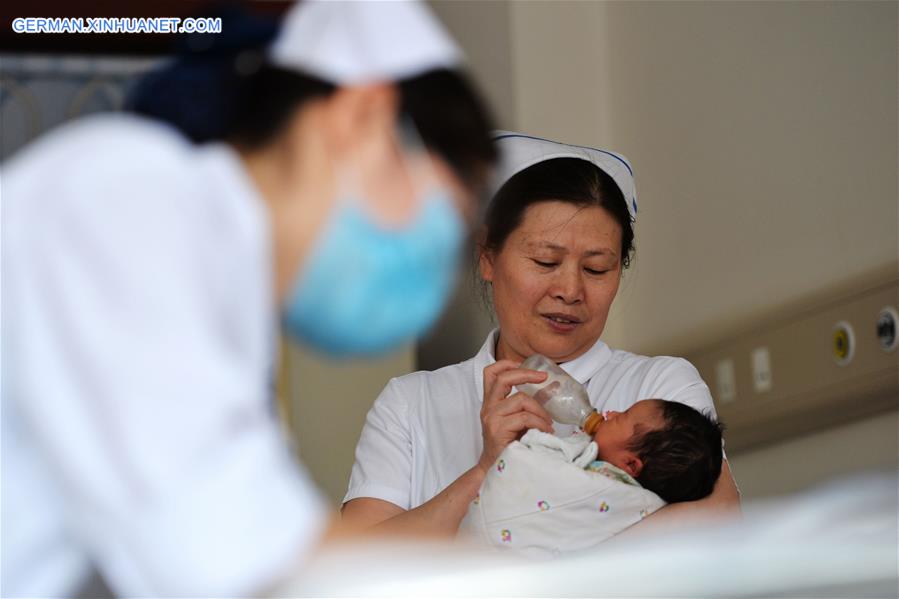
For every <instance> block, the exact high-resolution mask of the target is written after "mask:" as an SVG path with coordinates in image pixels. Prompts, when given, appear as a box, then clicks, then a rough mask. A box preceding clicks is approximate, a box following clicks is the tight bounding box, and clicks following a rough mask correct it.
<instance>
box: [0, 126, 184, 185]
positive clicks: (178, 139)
mask: <svg viewBox="0 0 899 599" xmlns="http://www.w3.org/2000/svg"><path fill="white" fill-rule="evenodd" d="M192 147H193V146H192V144H191V142H190V141H189V140H187V139H186V138H185V137H184V136H182V135H181V134H180V133H179V132H178V131H177V130H175V129H174V128H172V127H170V126H167V125H165V124H163V123H159V122H156V121H152V120H149V119H145V118H142V117H138V116H135V115H130V114H124V113H116V114H104V115H98V116H89V117H83V118H79V119H76V120H74V121H72V122H70V123H67V124H65V125H63V126H62V127H60V128H58V129H54V130H53V131H51V132H49V133H47V134H45V135H44V136H42V137H40V138H38V139H37V140H35V141H34V142H32V143H31V144H29V145H28V146H26V147H25V148H23V150H22V151H20V152H18V153H17V154H16V155H14V156H13V157H12V158H11V159H10V161H9V163H8V164H7V165H6V169H5V170H6V173H7V174H10V173H15V172H17V171H18V170H19V167H24V168H25V169H27V168H28V166H29V165H33V166H34V167H35V168H40V167H45V168H46V167H47V165H48V164H52V165H53V168H54V172H55V173H56V174H57V176H68V177H74V176H78V175H79V174H81V175H83V176H87V177H91V176H101V177H103V178H109V179H113V178H115V177H117V176H126V175H127V174H129V173H131V172H137V171H148V170H155V169H159V168H160V167H162V168H164V169H166V170H171V171H173V172H177V171H179V170H187V169H189V168H190V166H189V164H187V163H186V161H185V156H187V155H188V154H190V151H191V148H192Z"/></svg>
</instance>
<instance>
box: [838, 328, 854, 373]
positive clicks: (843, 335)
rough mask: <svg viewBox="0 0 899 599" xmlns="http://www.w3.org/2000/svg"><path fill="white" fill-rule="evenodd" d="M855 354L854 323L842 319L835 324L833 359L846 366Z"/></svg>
mask: <svg viewBox="0 0 899 599" xmlns="http://www.w3.org/2000/svg"><path fill="white" fill-rule="evenodd" d="M854 356H855V331H854V330H853V329H852V325H851V324H849V323H848V322H846V321H845V320H841V321H840V322H838V323H837V324H835V325H833V359H834V360H836V361H837V364H839V365H840V366H845V365H846V364H848V363H849V362H851V361H852V358H853V357H854Z"/></svg>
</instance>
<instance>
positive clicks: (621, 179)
mask: <svg viewBox="0 0 899 599" xmlns="http://www.w3.org/2000/svg"><path fill="white" fill-rule="evenodd" d="M493 142H494V143H495V144H496V148H497V150H499V153H500V159H499V166H498V167H497V169H496V174H495V181H494V187H493V189H494V193H495V192H496V191H499V188H500V187H502V186H503V185H504V184H505V183H506V181H508V180H509V179H511V178H512V176H513V175H515V174H516V173H519V172H521V171H523V170H524V169H526V168H528V167H529V166H533V165H535V164H537V163H538V162H544V161H546V160H551V159H553V158H580V159H581V160H586V161H587V162H591V163H593V164H595V165H596V166H598V167H599V168H600V169H602V170H603V172H605V173H606V174H607V175H609V176H610V177H612V179H613V180H614V181H615V183H617V184H618V187H619V189H621V193H622V194H624V200H625V202H626V203H627V210H628V212H630V214H631V220H632V221H633V220H636V218H637V188H636V186H635V185H634V171H633V169H632V168H631V165H630V163H629V162H628V161H627V158H625V157H624V156H622V155H621V154H616V153H615V152H610V151H609V150H601V149H599V148H590V147H586V146H573V145H570V144H563V143H559V142H557V141H550V140H548V139H542V138H540V137H534V136H532V135H525V134H523V133H513V132H511V131H494V133H493Z"/></svg>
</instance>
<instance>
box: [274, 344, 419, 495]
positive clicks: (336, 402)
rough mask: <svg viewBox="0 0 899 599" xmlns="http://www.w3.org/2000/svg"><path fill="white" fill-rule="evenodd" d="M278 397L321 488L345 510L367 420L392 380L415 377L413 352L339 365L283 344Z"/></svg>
mask: <svg viewBox="0 0 899 599" xmlns="http://www.w3.org/2000/svg"><path fill="white" fill-rule="evenodd" d="M282 354H283V367H282V373H281V380H280V381H279V382H280V385H279V392H280V393H282V394H283V398H284V400H286V401H284V402H283V403H282V404H281V405H282V409H283V411H284V413H285V416H286V420H287V421H288V422H289V424H290V428H291V430H292V432H293V433H294V439H295V441H296V449H297V451H298V453H299V456H300V459H301V460H302V462H303V464H304V465H305V467H306V468H307V469H308V470H309V473H310V474H311V475H312V478H313V479H315V482H316V483H317V484H318V486H319V488H321V490H322V491H324V492H325V494H326V495H327V496H328V498H329V499H330V500H331V501H332V502H333V504H334V506H335V507H337V506H338V505H340V501H341V500H342V499H343V496H344V494H345V493H346V490H347V482H348V481H349V477H350V469H351V468H352V466H353V461H354V454H355V450H356V441H357V440H358V439H359V433H360V432H362V425H363V423H364V422H365V415H366V414H367V413H368V409H369V408H370V407H371V404H372V402H374V400H375V398H376V397H377V396H378V393H380V391H381V389H382V388H383V387H384V385H385V384H386V383H387V381H388V380H390V378H392V377H395V376H400V375H403V374H406V373H407V372H411V371H412V370H413V367H414V360H413V351H412V348H411V347H408V348H405V349H402V350H400V351H398V352H396V353H394V354H392V355H389V356H385V357H382V358H378V359H372V360H351V361H334V360H329V359H326V358H324V357H322V356H320V355H317V354H315V353H314V352H311V351H309V350H308V349H307V348H303V347H300V346H297V345H294V344H288V343H284V344H282Z"/></svg>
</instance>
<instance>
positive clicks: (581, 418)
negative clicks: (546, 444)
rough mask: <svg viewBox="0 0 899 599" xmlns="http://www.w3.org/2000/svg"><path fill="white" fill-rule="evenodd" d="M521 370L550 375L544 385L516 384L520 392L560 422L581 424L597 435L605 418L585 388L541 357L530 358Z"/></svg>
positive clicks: (585, 430) (589, 432)
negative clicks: (595, 406) (598, 411)
mask: <svg viewBox="0 0 899 599" xmlns="http://www.w3.org/2000/svg"><path fill="white" fill-rule="evenodd" d="M521 367H522V368H527V369H529V370H539V371H540V372H545V373H546V375H547V376H546V380H545V381H543V382H542V383H536V384H532V383H528V384H524V385H516V387H517V388H518V390H519V391H523V392H524V393H527V394H528V395H530V396H532V397H533V398H534V399H536V400H537V402H538V403H539V404H540V405H542V406H543V407H544V408H545V409H546V411H547V412H549V415H550V416H552V417H553V420H555V421H556V422H560V423H562V424H574V425H577V426H579V427H581V429H583V431H584V432H585V433H587V434H588V435H593V434H594V433H595V432H596V425H597V424H599V423H600V421H601V420H602V417H601V416H600V415H599V414H598V413H597V412H596V410H595V409H593V406H591V405H590V401H589V399H588V397H587V390H586V389H584V387H583V385H581V384H580V383H579V382H577V381H576V380H574V379H573V378H572V377H571V376H570V375H569V374H568V373H567V372H565V371H564V370H562V369H561V368H559V366H558V365H557V364H556V363H555V362H553V361H552V360H550V359H549V358H547V357H546V356H543V355H541V354H534V355H533V356H531V357H529V358H528V359H527V360H525V361H524V362H522V363H521Z"/></svg>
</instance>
